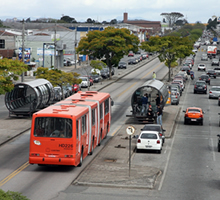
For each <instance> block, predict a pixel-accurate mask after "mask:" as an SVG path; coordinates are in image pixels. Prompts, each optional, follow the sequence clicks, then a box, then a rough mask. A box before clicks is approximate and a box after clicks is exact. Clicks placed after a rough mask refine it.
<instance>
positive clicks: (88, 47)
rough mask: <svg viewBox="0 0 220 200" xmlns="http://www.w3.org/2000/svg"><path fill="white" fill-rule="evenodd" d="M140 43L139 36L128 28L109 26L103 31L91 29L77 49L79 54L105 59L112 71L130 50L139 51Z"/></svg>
mask: <svg viewBox="0 0 220 200" xmlns="http://www.w3.org/2000/svg"><path fill="white" fill-rule="evenodd" d="M138 44H139V39H138V37H137V36H135V35H134V34H131V33H130V31H129V30H128V29H126V28H122V29H119V28H114V27H108V28H106V29H105V30H103V31H89V32H88V33H87V35H86V37H84V38H82V39H81V40H80V42H79V45H78V48H77V49H76V50H77V53H79V54H83V55H89V56H92V57H93V58H95V59H99V60H101V61H103V62H104V63H106V65H107V66H108V67H109V70H110V71H111V68H112V67H113V66H117V65H118V63H119V61H120V59H121V58H123V56H124V55H125V54H128V52H129V51H131V50H132V51H133V52H137V51H138ZM110 79H111V73H110Z"/></svg>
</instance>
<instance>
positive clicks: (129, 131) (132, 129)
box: [126, 126, 135, 177]
mask: <svg viewBox="0 0 220 200" xmlns="http://www.w3.org/2000/svg"><path fill="white" fill-rule="evenodd" d="M126 132H127V134H128V135H129V177H130V171H131V136H132V135H133V134H134V132H135V128H134V127H133V126H128V127H127V128H126Z"/></svg>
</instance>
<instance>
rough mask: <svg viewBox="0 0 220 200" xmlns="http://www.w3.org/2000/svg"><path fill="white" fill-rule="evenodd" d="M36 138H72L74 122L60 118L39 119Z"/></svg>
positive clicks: (35, 132)
mask: <svg viewBox="0 0 220 200" xmlns="http://www.w3.org/2000/svg"><path fill="white" fill-rule="evenodd" d="M34 136H35V137H58V138H71V137H72V120H71V119H68V118H60V117H37V118H36V119H35V126H34Z"/></svg>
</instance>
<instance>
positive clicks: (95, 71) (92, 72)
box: [91, 68, 101, 75]
mask: <svg viewBox="0 0 220 200" xmlns="http://www.w3.org/2000/svg"><path fill="white" fill-rule="evenodd" d="M91 74H98V75H101V71H100V70H99V69H95V68H92V69H91Z"/></svg>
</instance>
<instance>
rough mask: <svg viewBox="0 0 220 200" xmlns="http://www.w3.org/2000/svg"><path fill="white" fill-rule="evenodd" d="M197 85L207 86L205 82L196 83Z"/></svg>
mask: <svg viewBox="0 0 220 200" xmlns="http://www.w3.org/2000/svg"><path fill="white" fill-rule="evenodd" d="M196 85H205V83H204V82H196Z"/></svg>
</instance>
